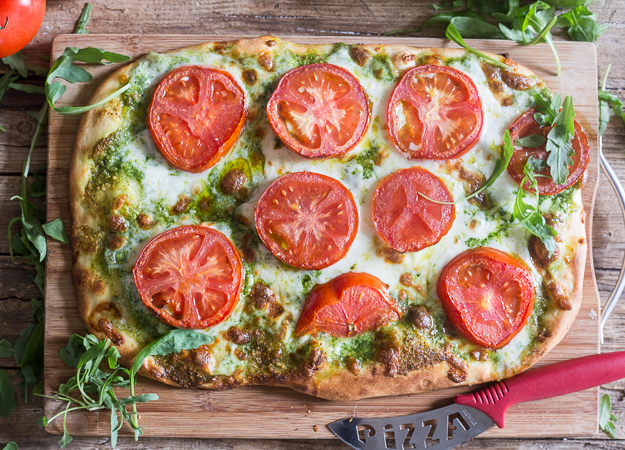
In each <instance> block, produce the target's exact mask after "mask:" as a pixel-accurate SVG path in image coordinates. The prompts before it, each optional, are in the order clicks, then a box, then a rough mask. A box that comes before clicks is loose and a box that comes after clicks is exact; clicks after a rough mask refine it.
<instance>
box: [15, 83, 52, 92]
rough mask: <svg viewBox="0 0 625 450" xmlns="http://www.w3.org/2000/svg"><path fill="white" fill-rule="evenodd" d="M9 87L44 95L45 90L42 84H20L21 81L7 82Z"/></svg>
mask: <svg viewBox="0 0 625 450" xmlns="http://www.w3.org/2000/svg"><path fill="white" fill-rule="evenodd" d="M9 87H10V88H11V89H15V90H16V91H22V92H25V93H27V94H38V95H46V90H45V89H44V87H43V86H37V85H36V84H22V83H13V82H11V83H9Z"/></svg>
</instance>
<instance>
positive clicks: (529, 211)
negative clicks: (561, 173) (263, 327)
mask: <svg viewBox="0 0 625 450" xmlns="http://www.w3.org/2000/svg"><path fill="white" fill-rule="evenodd" d="M506 141H507V142H508V143H509V145H510V146H511V145H512V142H511V140H510V136H509V135H508V136H504V145H508V144H505V142H506ZM543 169H544V162H543V161H541V160H536V159H534V158H533V157H531V156H530V157H529V158H528V160H527V163H526V164H525V167H524V168H523V174H524V177H523V180H522V181H521V184H520V185H519V190H518V191H517V195H516V199H515V202H514V207H513V209H512V220H513V221H516V222H517V223H516V224H515V225H517V226H522V227H523V228H525V229H527V230H528V231H529V232H530V233H532V234H533V235H534V236H536V237H538V238H539V239H540V240H541V241H542V243H543V244H544V246H545V248H546V249H547V251H548V252H549V256H550V257H551V255H553V252H554V251H555V249H556V241H555V239H554V237H555V236H556V235H557V232H556V230H554V229H553V228H552V227H551V226H550V225H548V224H547V222H546V220H545V218H544V217H543V215H542V214H541V213H540V211H539V210H538V199H539V196H540V194H539V193H538V183H537V182H536V177H535V175H534V172H536V171H539V170H543ZM528 184H529V189H531V190H532V191H534V193H535V202H534V203H535V204H530V203H527V202H526V201H525V199H526V197H527V192H526V190H525V186H527V185H528Z"/></svg>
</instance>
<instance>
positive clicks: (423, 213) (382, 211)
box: [371, 167, 456, 252]
mask: <svg viewBox="0 0 625 450" xmlns="http://www.w3.org/2000/svg"><path fill="white" fill-rule="evenodd" d="M420 194H423V195H420ZM424 196H425V197H428V198H425V197H424ZM429 199H432V200H436V201H438V202H453V197H452V196H451V193H450V192H449V190H448V189H447V186H445V183H444V182H443V181H442V180H441V179H440V178H438V177H437V176H436V175H434V174H432V173H430V172H428V171H427V170H425V169H422V168H421V167H413V168H411V169H402V170H398V171H396V172H393V173H392V174H390V175H387V176H386V177H384V178H383V179H382V181H380V184H378V187H377V188H376V190H375V194H374V195H373V202H372V206H371V217H372V219H373V225H374V226H375V229H376V231H377V232H378V234H379V235H380V237H382V239H384V241H386V243H387V244H388V245H390V246H391V247H393V248H394V249H395V250H397V251H398V252H416V251H418V250H421V249H423V248H425V247H429V246H430V245H433V244H436V243H437V242H438V241H439V240H440V239H441V238H442V237H443V236H445V235H446V234H447V232H448V231H449V229H450V228H451V225H452V223H453V221H454V219H455V217H456V212H455V211H456V208H455V206H454V205H443V204H440V203H435V202H432V201H430V200H429Z"/></svg>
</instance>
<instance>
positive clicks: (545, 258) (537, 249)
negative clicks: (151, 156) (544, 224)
mask: <svg viewBox="0 0 625 450" xmlns="http://www.w3.org/2000/svg"><path fill="white" fill-rule="evenodd" d="M528 249H529V251H530V256H531V257H532V261H533V262H534V264H536V265H537V266H538V267H541V268H543V269H544V268H545V267H547V266H548V265H549V264H551V263H552V262H554V261H555V260H556V259H558V254H559V250H558V245H557V244H556V248H555V250H554V252H553V255H551V256H549V251H548V250H547V247H545V244H543V241H541V239H540V238H539V237H537V236H534V235H532V237H531V238H530V240H529V243H528Z"/></svg>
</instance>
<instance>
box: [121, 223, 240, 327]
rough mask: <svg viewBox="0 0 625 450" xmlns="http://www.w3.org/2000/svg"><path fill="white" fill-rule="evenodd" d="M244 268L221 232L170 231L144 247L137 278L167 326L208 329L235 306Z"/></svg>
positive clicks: (198, 229) (204, 229) (135, 272)
mask: <svg viewBox="0 0 625 450" xmlns="http://www.w3.org/2000/svg"><path fill="white" fill-rule="evenodd" d="M242 267H243V265H242V263H241V258H240V257H239V254H238V253H237V251H236V249H235V248H234V246H233V245H232V243H231V242H230V241H229V240H228V238H227V237H225V236H224V235H223V234H221V233H220V232H219V231H217V230H214V229H212V228H209V227H205V226H201V225H189V226H182V227H178V228H173V229H171V230H168V231H165V232H164V233H161V234H159V235H158V236H156V237H155V238H154V239H152V240H151V241H150V242H148V244H147V245H146V246H145V247H144V248H143V250H142V251H141V254H140V255H139V258H138V259H137V262H136V264H135V267H134V270H133V275H134V279H135V285H136V286H137V289H138V291H139V295H140V296H141V300H142V301H143V303H144V304H145V306H147V307H148V309H150V310H151V311H152V312H154V313H155V314H156V315H157V316H158V317H159V318H160V319H161V320H162V321H163V322H165V323H168V324H169V325H172V326H175V327H179V328H208V327H211V326H213V325H216V324H218V323H219V322H222V321H223V320H225V319H226V318H227V317H228V316H229V315H230V313H231V312H232V310H233V309H234V307H235V306H236V303H237V300H238V298H239V293H240V292H241V285H242V280H243V278H242Z"/></svg>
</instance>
